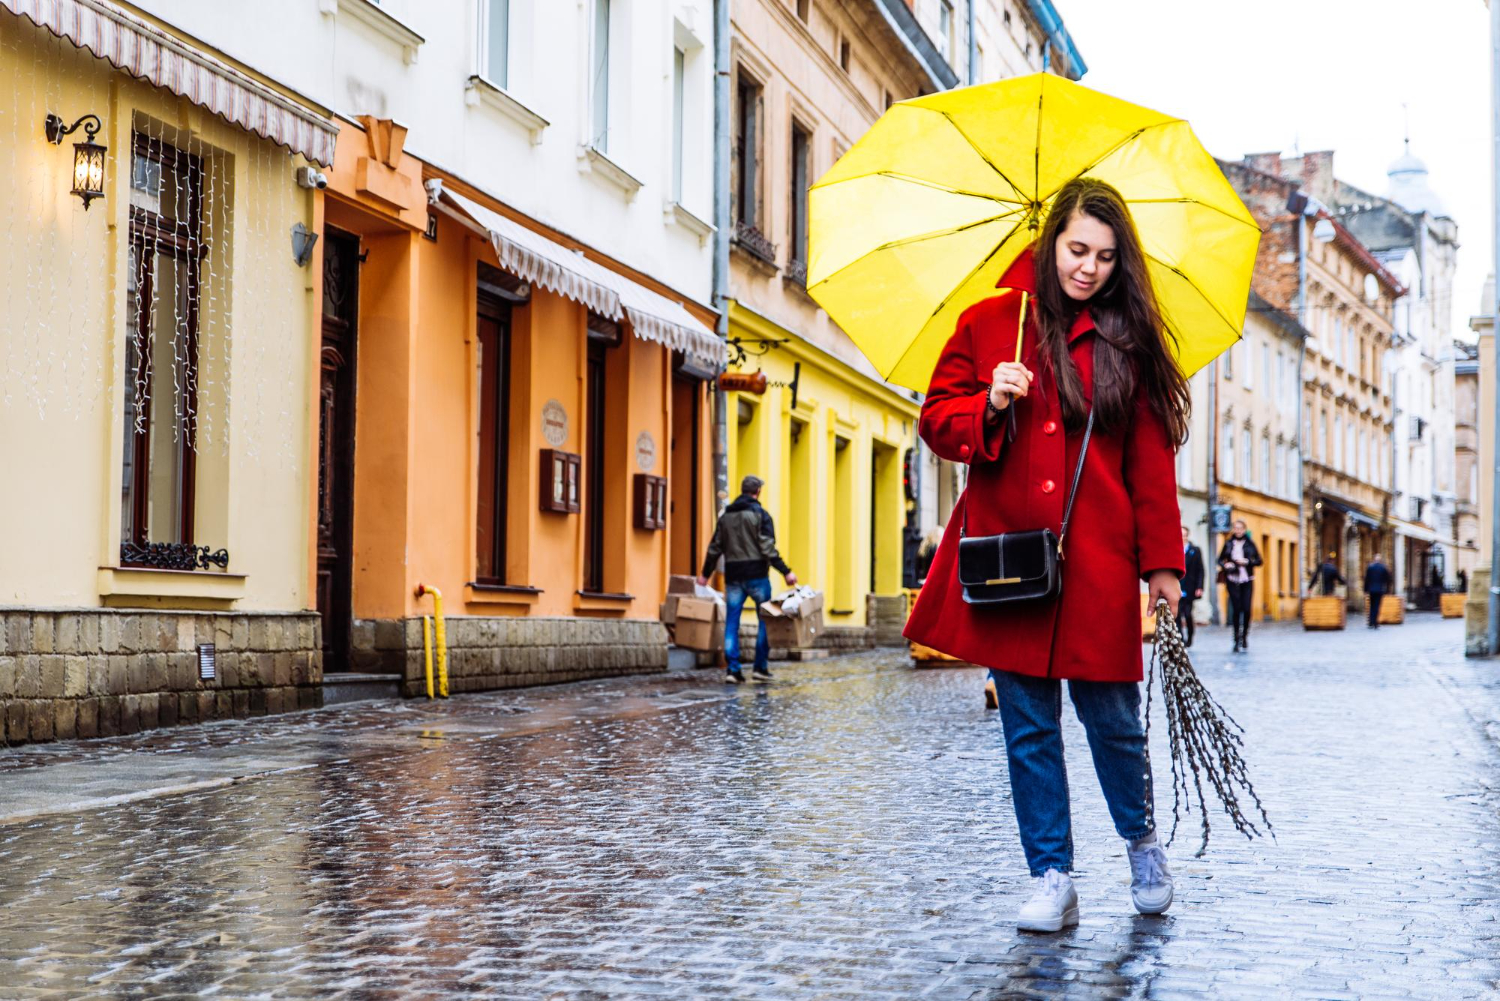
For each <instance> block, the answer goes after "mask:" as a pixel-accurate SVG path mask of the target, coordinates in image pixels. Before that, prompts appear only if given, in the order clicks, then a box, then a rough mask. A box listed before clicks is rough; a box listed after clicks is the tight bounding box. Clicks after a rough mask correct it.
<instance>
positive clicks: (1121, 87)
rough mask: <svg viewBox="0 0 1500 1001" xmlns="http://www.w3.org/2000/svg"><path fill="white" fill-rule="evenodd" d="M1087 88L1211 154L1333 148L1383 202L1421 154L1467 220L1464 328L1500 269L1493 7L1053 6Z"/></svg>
mask: <svg viewBox="0 0 1500 1001" xmlns="http://www.w3.org/2000/svg"><path fill="white" fill-rule="evenodd" d="M1055 3H1056V6H1057V8H1058V13H1060V14H1061V15H1062V17H1063V19H1064V21H1065V22H1066V24H1067V27H1068V31H1069V32H1070V33H1071V34H1072V36H1073V40H1074V42H1075V43H1077V45H1078V48H1079V51H1080V53H1081V54H1082V55H1083V60H1084V62H1085V63H1087V64H1088V67H1089V71H1088V73H1087V74H1086V75H1085V76H1084V77H1083V80H1082V81H1081V82H1082V83H1084V84H1086V85H1088V86H1090V87H1092V88H1094V89H1095V90H1101V91H1105V92H1106V93H1110V94H1113V95H1115V96H1116V97H1119V98H1123V99H1124V100H1128V101H1133V102H1135V103H1137V104H1143V105H1145V106H1147V107H1149V108H1153V109H1155V110H1157V111H1161V112H1163V113H1166V114H1172V115H1177V116H1180V117H1182V118H1186V119H1187V120H1188V121H1189V122H1190V123H1191V124H1192V126H1193V131H1194V132H1196V133H1197V135H1198V138H1199V139H1201V140H1202V141H1203V144H1204V145H1205V146H1207V147H1208V150H1209V152H1211V153H1212V154H1213V155H1215V156H1217V157H1219V158H1220V159H1224V160H1237V159H1239V158H1240V157H1241V156H1242V155H1244V154H1245V153H1255V152H1269V151H1274V150H1280V151H1281V152H1283V153H1292V152H1293V151H1294V149H1295V148H1297V147H1298V146H1300V148H1301V149H1302V151H1304V152H1306V151H1310V150H1323V149H1331V150H1334V151H1335V156H1334V161H1333V166H1334V173H1335V174H1337V175H1338V176H1339V177H1340V178H1341V179H1343V180H1346V181H1349V182H1350V183H1352V184H1356V185H1358V186H1360V187H1362V188H1364V189H1365V190H1367V191H1372V192H1374V193H1376V194H1382V195H1383V194H1385V193H1386V186H1387V182H1386V175H1385V171H1386V168H1387V167H1388V166H1389V165H1390V162H1391V161H1392V160H1394V159H1396V157H1398V156H1400V155H1401V139H1402V128H1403V126H1402V122H1403V112H1402V104H1405V105H1406V106H1407V108H1408V109H1409V112H1410V121H1411V148H1412V152H1414V153H1416V154H1417V155H1418V156H1419V157H1421V158H1422V159H1423V160H1424V161H1426V163H1427V169H1428V170H1429V171H1430V174H1429V177H1428V181H1429V183H1430V184H1431V186H1432V189H1433V190H1434V191H1435V192H1437V194H1438V196H1439V197H1440V198H1441V199H1442V200H1443V202H1444V204H1445V205H1446V206H1447V208H1448V211H1449V213H1450V214H1451V215H1452V216H1453V218H1454V219H1455V220H1456V221H1457V223H1458V239H1459V243H1460V244H1461V247H1460V249H1459V252H1458V271H1457V276H1456V287H1455V289H1454V308H1453V313H1454V315H1453V330H1454V332H1455V333H1460V334H1467V333H1468V321H1469V316H1470V315H1472V314H1474V313H1477V312H1478V311H1479V306H1480V301H1479V297H1480V292H1481V289H1482V287H1483V284H1484V278H1485V276H1486V275H1487V274H1488V273H1489V272H1490V271H1491V270H1492V264H1491V261H1492V259H1493V250H1492V247H1493V242H1492V239H1491V235H1490V234H1491V232H1492V216H1491V180H1490V149H1491V147H1490V101H1489V87H1490V76H1489V74H1490V45H1489V12H1488V9H1487V8H1486V7H1485V4H1484V0H1425V2H1414V0H1055Z"/></svg>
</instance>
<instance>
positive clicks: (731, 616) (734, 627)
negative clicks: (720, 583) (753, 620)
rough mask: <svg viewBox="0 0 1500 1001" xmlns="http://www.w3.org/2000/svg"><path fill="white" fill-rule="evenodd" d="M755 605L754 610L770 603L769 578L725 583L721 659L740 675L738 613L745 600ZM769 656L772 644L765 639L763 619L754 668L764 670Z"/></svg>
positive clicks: (759, 631)
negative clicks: (722, 650) (747, 599)
mask: <svg viewBox="0 0 1500 1001" xmlns="http://www.w3.org/2000/svg"><path fill="white" fill-rule="evenodd" d="M746 598H749V599H750V600H751V601H753V602H755V607H756V609H757V610H759V609H760V606H761V604H762V603H764V602H767V601H770V600H771V578H769V577H756V578H754V579H753V580H732V581H727V582H725V584H724V601H725V603H726V604H727V605H728V606H729V608H728V610H727V611H728V617H727V618H726V619H725V620H724V659H725V660H726V661H728V662H729V670H730V671H731V672H733V673H735V674H739V673H740V613H741V612H743V611H744V610H745V599H746ZM770 657H771V644H770V643H769V642H768V641H767V640H766V623H765V620H764V619H762V620H761V623H760V629H759V630H757V631H756V634H755V669H756V670H757V671H761V670H764V669H765V666H766V661H767V660H769V659H770Z"/></svg>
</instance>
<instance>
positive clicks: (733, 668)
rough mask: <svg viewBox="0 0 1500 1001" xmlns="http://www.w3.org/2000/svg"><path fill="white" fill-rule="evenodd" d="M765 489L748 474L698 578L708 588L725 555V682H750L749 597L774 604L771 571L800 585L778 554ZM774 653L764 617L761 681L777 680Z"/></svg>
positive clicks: (757, 670)
mask: <svg viewBox="0 0 1500 1001" xmlns="http://www.w3.org/2000/svg"><path fill="white" fill-rule="evenodd" d="M763 485H764V484H762V482H761V480H760V478H759V477H755V476H747V477H745V479H744V480H743V481H742V482H741V483H740V496H739V497H738V498H737V499H736V500H735V502H734V503H733V504H731V505H729V506H728V507H727V508H725V509H724V513H723V514H721V515H719V524H718V525H717V526H715V528H714V537H713V538H712V539H710V540H709V543H708V556H707V557H705V558H704V560H703V572H702V573H701V574H700V575H699V577H698V583H699V584H707V583H708V575H709V574H711V573H713V572H714V565H715V564H717V563H718V562H719V557H721V556H722V557H723V558H724V601H725V604H726V605H727V606H728V607H727V608H726V613H727V614H726V615H725V619H724V659H725V660H726V661H727V662H728V665H729V669H728V671H727V673H726V674H725V675H724V680H725V681H727V682H729V683H730V684H733V685H742V684H744V683H745V676H744V674H742V673H741V672H740V615H741V614H742V613H743V612H744V610H745V599H746V598H749V599H750V600H751V601H753V602H755V607H756V609H757V610H759V608H760V606H761V605H762V604H763V603H765V602H767V601H770V600H771V577H770V570H769V567H775V568H776V569H777V570H779V571H780V572H781V576H783V577H785V578H786V583H787V586H788V587H796V586H797V575H796V574H794V573H792V568H791V567H789V566H787V565H786V561H785V560H783V559H782V558H781V554H780V553H778V552H777V551H776V526H775V525H774V524H772V522H771V515H770V513H769V512H767V511H766V509H765V508H763V507H761V506H760V488H761V487H762V486H763ZM770 652H771V647H770V644H769V643H768V642H767V641H766V623H765V620H764V619H762V620H761V622H760V630H759V632H757V633H756V636H755V665H754V667H753V668H752V669H751V673H752V674H754V675H755V677H757V678H769V677H771V669H770V668H769V667H767V666H766V661H767V660H768V659H769V658H770Z"/></svg>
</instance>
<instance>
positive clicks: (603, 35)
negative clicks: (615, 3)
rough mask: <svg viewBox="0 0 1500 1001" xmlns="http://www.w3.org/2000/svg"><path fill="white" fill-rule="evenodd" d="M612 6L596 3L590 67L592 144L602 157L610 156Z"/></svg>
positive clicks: (600, 0) (597, 0) (603, 1)
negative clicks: (610, 33) (610, 8)
mask: <svg viewBox="0 0 1500 1001" xmlns="http://www.w3.org/2000/svg"><path fill="white" fill-rule="evenodd" d="M609 5H610V0H594V52H593V59H592V61H591V65H590V67H589V72H590V76H591V79H590V81H589V83H590V95H591V97H590V101H591V104H592V110H593V126H592V138H591V139H590V144H591V145H592V146H593V147H594V148H595V149H597V150H598V151H599V152H601V153H607V152H609Z"/></svg>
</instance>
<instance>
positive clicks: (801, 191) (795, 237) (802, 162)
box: [791, 122, 812, 281]
mask: <svg viewBox="0 0 1500 1001" xmlns="http://www.w3.org/2000/svg"><path fill="white" fill-rule="evenodd" d="M811 149H812V136H811V135H809V134H808V131H807V130H806V129H804V128H803V127H802V126H801V125H799V124H797V123H796V122H793V123H792V190H791V203H792V204H791V209H792V211H791V238H792V263H793V265H801V266H802V275H803V280H804V281H806V265H807V189H808V186H809V185H810V184H811V183H812V180H811V177H810V176H809V175H810V172H811V166H812V164H811V152H810V151H811Z"/></svg>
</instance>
